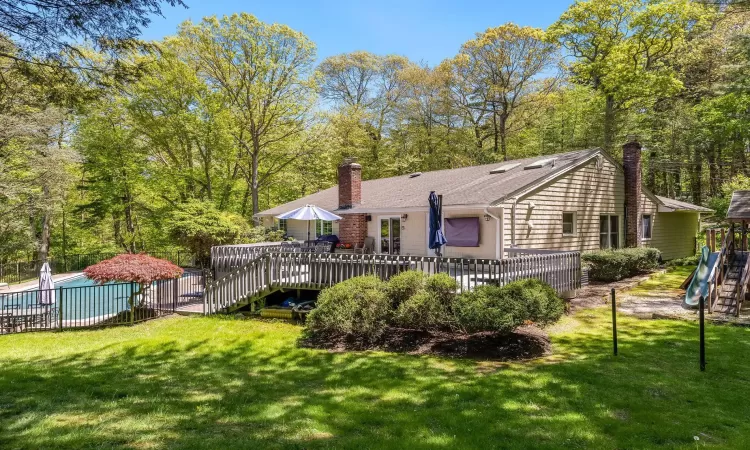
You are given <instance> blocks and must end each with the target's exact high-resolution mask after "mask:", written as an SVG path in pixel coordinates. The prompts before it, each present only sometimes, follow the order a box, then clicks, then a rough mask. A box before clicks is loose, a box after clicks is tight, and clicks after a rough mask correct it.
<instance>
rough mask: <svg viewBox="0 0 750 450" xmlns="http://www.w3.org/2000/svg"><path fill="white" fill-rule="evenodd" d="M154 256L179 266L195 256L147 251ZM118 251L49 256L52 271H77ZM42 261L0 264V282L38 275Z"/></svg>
mask: <svg viewBox="0 0 750 450" xmlns="http://www.w3.org/2000/svg"><path fill="white" fill-rule="evenodd" d="M147 253H148V254H149V255H151V256H153V257H155V258H161V259H166V260H167V261H171V262H172V263H174V264H177V265H178V266H180V267H195V263H196V259H195V257H194V256H193V255H192V254H190V253H187V252H182V251H172V252H147ZM118 254H119V253H88V254H81V255H67V256H65V257H60V258H50V259H49V260H48V261H47V262H49V264H50V267H51V268H52V273H67V272H79V271H81V270H83V269H85V268H86V267H88V266H91V265H93V264H96V263H98V262H101V261H104V260H105V259H110V258H112V257H114V256H117V255H118ZM43 264H44V261H40V260H30V261H18V262H10V263H5V264H0V283H8V284H12V283H20V282H22V281H26V280H33V279H35V278H38V277H39V270H40V269H41V268H42V265H43Z"/></svg>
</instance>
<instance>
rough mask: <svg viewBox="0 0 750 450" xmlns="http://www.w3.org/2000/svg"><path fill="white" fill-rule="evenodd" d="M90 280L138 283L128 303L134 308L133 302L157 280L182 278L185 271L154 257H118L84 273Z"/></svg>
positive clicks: (143, 255) (129, 255) (126, 255)
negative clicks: (136, 289)
mask: <svg viewBox="0 0 750 450" xmlns="http://www.w3.org/2000/svg"><path fill="white" fill-rule="evenodd" d="M83 273H84V275H86V276H87V277H88V278H89V279H91V280H94V281H96V282H97V283H101V284H104V283H110V282H120V283H137V284H138V286H139V289H138V291H136V292H133V293H131V294H130V298H129V299H128V303H129V304H130V307H131V308H133V307H134V306H135V304H134V303H133V300H134V299H135V297H136V296H138V295H141V294H142V293H143V292H144V291H145V290H146V289H147V288H148V287H149V286H151V283H153V282H154V281H157V280H170V279H174V278H180V277H181V276H182V273H183V270H182V269H181V268H180V267H178V266H176V265H175V264H172V263H171V262H169V261H166V260H163V259H159V258H154V257H153V256H149V255H146V254H145V253H140V254H123V255H117V256H115V257H114V258H112V259H106V260H104V261H102V262H100V263H97V264H94V265H93V266H89V267H87V268H86V269H85V270H84V271H83Z"/></svg>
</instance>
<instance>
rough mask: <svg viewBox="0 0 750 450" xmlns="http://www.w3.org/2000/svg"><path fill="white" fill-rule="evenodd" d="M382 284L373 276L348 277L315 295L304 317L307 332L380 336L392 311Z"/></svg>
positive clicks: (314, 333) (332, 334)
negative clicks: (314, 305) (314, 299)
mask: <svg viewBox="0 0 750 450" xmlns="http://www.w3.org/2000/svg"><path fill="white" fill-rule="evenodd" d="M392 311H393V310H392V308H391V302H390V300H389V299H388V296H387V295H386V292H385V284H384V283H383V282H382V281H381V280H380V279H379V278H377V277H374V276H363V277H355V278H350V279H348V280H346V281H343V282H341V283H338V284H336V285H334V286H332V287H330V288H327V289H324V290H323V291H322V292H321V293H320V295H319V296H318V302H317V306H316V308H315V309H314V310H312V311H311V312H310V314H309V315H308V316H307V320H306V321H305V329H306V331H307V333H308V334H311V335H315V336H351V337H355V338H361V339H364V340H368V341H373V340H376V339H378V338H379V337H380V336H382V334H383V332H384V331H385V328H386V326H387V324H388V321H389V319H390V317H391V315H392Z"/></svg>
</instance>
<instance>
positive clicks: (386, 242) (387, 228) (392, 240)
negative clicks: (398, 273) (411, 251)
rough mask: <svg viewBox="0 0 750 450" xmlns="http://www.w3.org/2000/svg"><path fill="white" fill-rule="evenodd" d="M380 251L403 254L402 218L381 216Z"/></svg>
mask: <svg viewBox="0 0 750 450" xmlns="http://www.w3.org/2000/svg"><path fill="white" fill-rule="evenodd" d="M380 253H387V254H389V255H400V254H401V218H400V217H381V218H380Z"/></svg>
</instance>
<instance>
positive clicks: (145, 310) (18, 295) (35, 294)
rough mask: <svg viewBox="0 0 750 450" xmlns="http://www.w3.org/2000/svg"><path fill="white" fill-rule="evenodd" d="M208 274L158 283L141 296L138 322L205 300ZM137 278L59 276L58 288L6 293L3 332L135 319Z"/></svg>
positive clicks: (0, 318) (0, 305) (0, 319)
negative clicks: (131, 280)
mask: <svg viewBox="0 0 750 450" xmlns="http://www.w3.org/2000/svg"><path fill="white" fill-rule="evenodd" d="M204 285H205V275H204V274H203V273H202V272H198V271H192V272H188V271H186V272H185V273H184V275H183V276H182V277H181V278H179V279H177V280H163V281H157V282H155V283H154V284H153V285H152V286H151V287H150V288H149V289H148V290H146V292H144V293H143V294H141V295H139V296H137V297H136V298H135V306H136V309H135V310H134V313H135V314H134V319H133V320H135V321H140V320H146V319H149V318H154V317H158V316H160V315H162V314H169V313H173V312H175V311H176V310H177V308H179V307H182V306H184V305H192V304H193V303H196V302H197V303H202V301H203V300H202V293H203V287H204ZM138 290H139V286H138V285H137V284H135V283H108V284H104V285H100V284H97V283H95V282H94V281H92V280H90V279H88V278H86V277H85V276H83V275H82V274H81V275H77V276H73V277H70V278H65V279H59V280H58V281H57V282H56V284H55V289H54V290H50V291H39V290H37V289H30V290H27V291H21V292H14V293H7V294H4V293H0V334H4V333H7V332H8V331H9V330H10V332H14V331H16V330H17V329H23V328H24V327H25V329H27V330H31V329H52V328H59V327H60V326H62V327H63V328H77V327H87V326H95V325H107V324H113V325H114V324H123V323H131V317H130V316H131V314H130V311H131V306H130V304H129V299H130V296H131V295H132V294H133V293H134V292H137V291H138Z"/></svg>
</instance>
